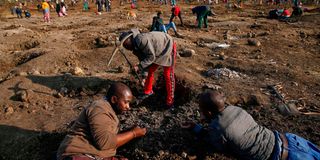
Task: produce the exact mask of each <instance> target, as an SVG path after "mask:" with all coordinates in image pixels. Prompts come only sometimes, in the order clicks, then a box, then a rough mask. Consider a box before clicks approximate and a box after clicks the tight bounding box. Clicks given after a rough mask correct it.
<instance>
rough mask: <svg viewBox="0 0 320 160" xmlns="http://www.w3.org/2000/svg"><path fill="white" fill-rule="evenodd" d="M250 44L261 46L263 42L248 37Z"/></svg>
mask: <svg viewBox="0 0 320 160" xmlns="http://www.w3.org/2000/svg"><path fill="white" fill-rule="evenodd" d="M248 44H249V45H251V46H257V47H259V46H261V42H260V41H258V40H256V39H248Z"/></svg>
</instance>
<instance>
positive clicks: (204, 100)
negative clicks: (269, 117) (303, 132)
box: [182, 90, 320, 160]
mask: <svg viewBox="0 0 320 160" xmlns="http://www.w3.org/2000/svg"><path fill="white" fill-rule="evenodd" d="M199 107H200V111H201V113H202V115H203V116H204V117H205V118H206V119H207V120H210V121H211V123H210V124H209V127H208V128H207V129H205V128H203V127H202V126H201V125H199V124H195V123H192V122H188V123H186V124H184V125H183V126H182V127H185V128H192V129H193V131H194V132H195V133H196V134H198V135H199V137H207V138H208V139H207V140H208V142H210V144H211V145H212V146H213V148H214V150H216V151H222V152H231V153H233V154H234V155H235V156H237V158H240V159H270V160H279V159H283V160H284V159H285V160H302V159H308V160H313V159H320V150H319V148H318V147H317V146H316V145H315V144H312V143H311V142H310V141H308V140H306V139H304V138H302V137H299V136H297V135H295V134H292V133H279V132H278V131H271V130H269V129H267V128H265V127H263V126H260V125H258V124H257V123H256V122H255V121H254V119H253V118H252V117H251V115H249V114H248V113H247V112H246V111H245V110H243V109H242V108H239V107H236V106H225V98H224V95H223V94H221V93H219V92H217V91H212V90H210V91H207V92H205V93H203V94H202V95H201V96H200V103H199Z"/></svg>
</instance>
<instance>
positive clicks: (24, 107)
mask: <svg viewBox="0 0 320 160" xmlns="http://www.w3.org/2000/svg"><path fill="white" fill-rule="evenodd" d="M19 108H21V109H28V108H29V105H28V104H26V103H23V104H21V105H19Z"/></svg>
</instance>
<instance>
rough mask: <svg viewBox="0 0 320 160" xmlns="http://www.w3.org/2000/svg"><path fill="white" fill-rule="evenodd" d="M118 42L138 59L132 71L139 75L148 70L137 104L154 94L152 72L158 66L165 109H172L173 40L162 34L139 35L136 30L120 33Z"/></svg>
mask: <svg viewBox="0 0 320 160" xmlns="http://www.w3.org/2000/svg"><path fill="white" fill-rule="evenodd" d="M119 40H120V41H121V42H123V47H124V48H126V49H128V50H130V51H132V52H133V54H134V55H135V56H137V57H138V59H139V61H140V63H139V65H137V66H135V67H134V69H135V70H136V71H137V72H140V73H141V72H143V71H144V70H148V76H147V78H146V82H145V86H144V93H143V94H141V95H140V96H139V97H138V103H140V102H142V101H143V100H144V99H146V98H148V97H149V96H151V95H153V94H154V93H153V90H152V84H153V79H154V72H155V71H156V70H157V68H158V67H159V66H162V67H163V70H164V71H163V74H164V78H165V81H166V91H167V97H166V105H165V108H167V109H171V108H173V107H174V104H173V102H174V88H175V79H174V65H175V58H176V53H177V51H176V43H175V42H174V41H173V38H172V37H171V36H170V35H168V34H166V33H163V32H149V33H140V32H139V30H137V29H131V30H130V31H128V32H124V33H122V34H121V35H120V38H119Z"/></svg>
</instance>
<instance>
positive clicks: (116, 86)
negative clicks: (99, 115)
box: [106, 82, 131, 100]
mask: <svg viewBox="0 0 320 160" xmlns="http://www.w3.org/2000/svg"><path fill="white" fill-rule="evenodd" d="M125 90H128V91H130V92H131V90H130V88H129V87H128V86H127V85H125V84H123V83H121V82H115V83H113V84H111V86H110V87H109V90H108V91H107V95H106V96H107V99H108V100H110V98H111V97H112V96H117V97H120V96H123V91H125Z"/></svg>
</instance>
